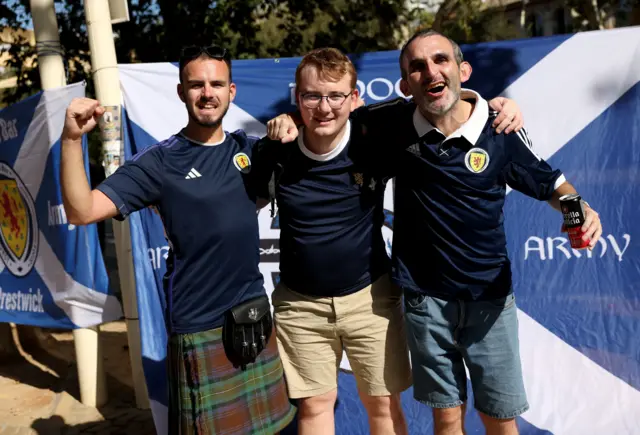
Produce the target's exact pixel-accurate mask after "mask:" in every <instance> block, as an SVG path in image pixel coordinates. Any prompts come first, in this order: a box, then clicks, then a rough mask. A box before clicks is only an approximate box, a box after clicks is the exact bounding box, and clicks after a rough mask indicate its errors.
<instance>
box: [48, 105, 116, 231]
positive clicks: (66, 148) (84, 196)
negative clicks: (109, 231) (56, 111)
mask: <svg viewBox="0 0 640 435" xmlns="http://www.w3.org/2000/svg"><path fill="white" fill-rule="evenodd" d="M103 114H104V108H103V107H101V106H100V103H98V101H96V100H92V99H89V98H75V99H73V101H71V104H70V105H69V107H68V108H67V113H66V117H65V121H64V129H63V130H62V137H61V143H62V144H61V145H62V146H61V150H62V151H61V158H60V184H61V187H62V201H63V203H64V209H65V213H66V214H67V219H68V220H69V223H72V224H74V225H86V224H90V223H93V222H98V221H101V220H104V219H107V218H110V217H114V216H116V215H117V214H118V209H117V208H116V206H115V205H114V203H113V202H112V201H111V200H110V199H109V198H108V197H107V196H106V195H105V194H104V193H102V192H100V191H99V190H91V187H90V186H89V182H88V180H87V174H86V172H85V169H84V161H83V157H82V135H83V134H85V133H88V132H90V131H91V130H93V128H95V126H96V125H97V121H98V119H99V118H100V117H101V116H102V115H103Z"/></svg>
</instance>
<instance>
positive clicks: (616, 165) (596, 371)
mask: <svg viewBox="0 0 640 435" xmlns="http://www.w3.org/2000/svg"><path fill="white" fill-rule="evenodd" d="M612 47H615V51H614V50H612ZM462 48H463V53H464V56H465V59H466V60H468V61H469V62H470V63H471V66H472V67H473V73H472V76H471V80H470V81H469V82H467V83H465V84H464V86H465V87H467V88H471V89H474V90H476V91H478V92H480V94H481V95H483V96H484V97H485V98H486V99H490V98H493V97H495V96H498V95H503V96H507V97H509V98H512V99H514V100H515V101H516V102H517V103H518V105H519V107H520V108H521V110H522V112H523V114H524V119H525V125H526V128H527V132H528V134H529V137H530V138H531V140H532V142H533V147H534V151H535V152H536V154H538V155H539V156H540V157H541V158H543V159H545V160H547V161H548V162H549V163H550V164H551V165H552V166H554V167H557V168H559V169H561V170H562V171H563V173H564V175H565V176H566V178H567V180H568V181H570V182H571V183H572V184H573V185H574V186H576V188H577V190H578V191H579V192H580V193H581V194H582V196H583V198H584V199H585V200H587V201H588V202H589V203H590V204H591V206H592V207H593V208H594V209H595V210H597V211H598V212H599V213H600V217H601V219H602V222H603V226H604V233H603V235H602V238H601V240H600V241H599V243H598V244H597V246H596V247H595V249H593V250H592V251H588V250H586V251H575V250H573V249H571V247H570V245H569V243H568V240H567V236H566V234H565V233H562V232H561V231H560V227H561V223H562V222H561V216H560V214H559V213H558V212H557V211H555V210H553V209H552V208H551V207H549V205H547V204H545V203H542V202H537V201H535V200H533V199H531V198H528V197H525V196H524V195H522V194H520V193H518V192H514V191H512V192H509V193H508V195H507V196H508V197H507V200H506V203H505V207H504V216H505V228H506V231H507V237H508V251H509V256H510V258H511V260H512V269H513V285H514V291H515V295H516V299H517V302H518V307H519V312H518V319H519V335H520V352H521V358H522V367H523V373H524V377H525V386H526V390H527V395H528V399H529V404H530V407H531V409H530V410H529V411H527V412H526V413H525V414H524V415H522V416H521V417H519V418H518V424H519V426H520V431H521V433H523V434H532V435H534V434H535V435H540V434H555V435H568V434H594V435H596V434H605V433H607V434H609V433H611V434H633V433H638V431H640V341H639V340H638V339H637V337H638V336H639V335H640V296H639V294H638V288H640V245H639V243H638V242H639V240H640V231H639V230H638V228H639V227H636V226H634V224H633V220H634V219H635V218H636V216H637V214H638V212H639V211H640V207H639V206H638V204H640V188H639V186H640V129H639V128H638V127H637V125H638V119H640V83H639V82H640V64H639V63H638V61H637V59H638V52H640V28H626V29H617V30H608V31H599V32H586V33H579V34H576V35H563V36H556V37H548V38H535V39H524V40H514V41H503V42H495V43H484V44H477V45H471V46H463V47H462ZM398 55H399V53H398V52H397V51H390V52H380V53H367V54H362V55H357V56H352V60H353V61H354V64H355V65H356V68H357V71H358V82H357V86H358V90H359V92H360V94H361V95H362V97H363V98H364V100H365V102H366V103H367V104H369V103H375V102H378V101H385V100H388V99H392V98H396V97H397V96H402V94H401V91H400V86H399V83H400V72H399V69H398ZM299 61H300V58H287V59H261V60H239V61H234V62H233V77H234V82H235V83H236V85H237V96H236V99H235V101H234V102H233V104H232V105H231V107H230V109H229V112H228V114H227V116H226V117H225V119H224V122H223V126H224V128H225V130H227V131H234V130H236V129H239V128H241V129H244V130H245V131H247V133H248V134H253V135H258V136H262V135H264V134H265V133H266V127H265V124H266V122H267V121H268V120H269V119H270V118H272V117H274V116H276V115H278V114H280V113H283V112H289V111H291V110H294V109H295V99H294V95H295V94H294V92H295V89H294V73H295V68H296V66H297V65H298V62H299ZM119 70H120V77H121V84H122V90H123V94H124V99H125V108H126V120H125V121H126V145H127V147H128V152H129V153H135V152H137V151H140V150H142V149H144V148H146V147H148V146H150V145H152V144H153V143H155V142H157V141H160V140H163V139H165V138H167V137H169V136H170V135H172V134H174V133H176V132H178V131H179V130H180V129H181V128H182V127H183V126H184V125H186V123H187V113H186V110H185V108H184V105H183V103H182V102H181V101H180V99H179V98H178V96H177V95H176V91H175V89H176V83H177V82H178V71H177V64H175V63H154V64H131V65H120V67H119ZM389 128H393V126H389ZM385 208H386V214H387V222H386V224H385V226H384V227H383V228H382V231H383V234H384V237H385V239H386V240H387V242H388V245H389V246H391V243H392V238H393V231H392V222H393V200H392V194H391V187H388V189H387V195H386V197H385ZM131 219H132V225H131V232H132V242H133V254H134V260H135V264H136V271H135V272H136V282H137V285H138V307H139V315H140V322H141V329H142V347H143V355H144V362H145V366H144V367H145V376H146V377H147V385H148V388H149V393H150V395H151V399H152V403H153V410H154V418H155V421H156V426H157V428H158V431H159V433H163V434H164V433H166V405H167V399H166V377H165V372H164V363H165V347H164V346H165V341H166V334H165V332H164V321H163V320H162V315H163V304H164V294H163V291H162V275H163V274H164V272H165V260H166V257H167V252H168V249H169V248H168V246H167V243H166V241H165V239H164V235H163V231H162V226H161V223H160V220H159V218H158V217H157V216H156V215H154V214H153V213H152V212H150V211H147V210H146V211H143V212H140V213H136V214H134V215H133V216H132V218H131ZM258 220H259V223H260V233H261V252H260V255H261V265H260V267H261V271H262V273H263V274H264V276H265V282H266V287H267V292H268V293H270V292H271V291H272V290H273V288H274V286H275V284H276V283H277V281H278V261H279V243H278V238H279V227H278V219H277V217H276V218H275V219H272V218H271V217H270V215H269V210H268V208H267V209H264V210H262V211H260V213H259V215H258ZM425 267H428V265H426V266H425ZM342 367H343V368H344V371H343V372H341V374H340V382H339V404H338V407H337V409H336V433H338V434H367V433H369V430H368V425H367V418H366V414H365V412H364V408H363V407H362V405H361V404H360V402H359V399H358V395H357V391H356V387H355V382H354V379H353V376H352V375H351V374H350V373H349V370H350V366H349V363H348V360H347V359H346V357H345V358H343V362H342ZM469 390H470V391H471V388H469ZM402 399H403V407H404V410H405V415H406V417H407V420H408V423H409V432H410V433H411V434H423V433H429V432H431V430H432V429H431V428H432V426H433V423H432V418H431V411H430V409H429V408H428V407H426V406H425V405H423V404H420V403H418V402H416V401H415V400H414V399H413V397H412V392H411V390H409V391H407V392H405V393H403V395H402ZM469 400H470V406H469V407H468V416H467V421H466V425H467V430H468V433H484V430H483V429H482V424H481V421H480V418H479V416H478V413H477V412H476V411H475V410H474V409H473V406H472V403H473V397H472V396H471V397H470V399H469ZM288 431H289V432H286V433H290V434H293V433H296V431H295V425H293V426H292V427H291V428H289V429H288Z"/></svg>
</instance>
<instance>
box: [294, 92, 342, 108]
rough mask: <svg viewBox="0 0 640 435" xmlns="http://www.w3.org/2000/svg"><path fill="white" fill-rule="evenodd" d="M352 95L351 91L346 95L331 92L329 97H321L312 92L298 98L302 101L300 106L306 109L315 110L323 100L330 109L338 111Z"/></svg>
mask: <svg viewBox="0 0 640 435" xmlns="http://www.w3.org/2000/svg"><path fill="white" fill-rule="evenodd" d="M352 93H353V91H351V92H349V93H348V94H343V93H340V92H333V93H331V94H329V95H321V94H316V93H314V92H305V93H304V94H300V97H301V99H302V105H303V106H304V107H306V108H308V109H315V108H317V107H318V106H320V104H321V103H322V100H323V99H325V98H326V99H327V103H329V107H331V108H332V109H339V108H341V107H342V105H343V104H344V102H345V101H346V100H347V97H348V96H349V95H351V94H352Z"/></svg>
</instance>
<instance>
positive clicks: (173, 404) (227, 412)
mask: <svg viewBox="0 0 640 435" xmlns="http://www.w3.org/2000/svg"><path fill="white" fill-rule="evenodd" d="M168 355H169V370H170V373H169V385H170V392H169V433H170V434H171V435H175V434H185V435H187V434H188V435H191V434H197V435H253V434H255V435H273V434H275V433H278V432H280V431H281V430H282V429H284V428H285V427H287V425H288V424H289V423H290V422H291V421H292V420H293V418H294V416H295V412H296V408H295V407H294V406H292V405H291V403H290V402H289V398H288V396H287V390H286V385H285V381H284V373H283V369H282V363H281V361H280V356H279V355H278V347H277V344H276V337H275V334H272V335H271V338H270V340H269V343H268V344H267V347H266V348H265V349H264V350H263V351H262V352H261V353H260V355H259V356H258V358H257V359H256V361H255V362H254V363H252V364H249V365H247V367H246V370H245V371H243V370H242V369H240V368H239V367H238V368H234V367H233V365H232V364H231V363H230V362H229V360H228V359H227V356H226V354H225V351H224V345H223V343H222V328H217V329H211V330H208V331H203V332H197V333H192V334H177V335H173V336H171V337H170V338H169V352H168Z"/></svg>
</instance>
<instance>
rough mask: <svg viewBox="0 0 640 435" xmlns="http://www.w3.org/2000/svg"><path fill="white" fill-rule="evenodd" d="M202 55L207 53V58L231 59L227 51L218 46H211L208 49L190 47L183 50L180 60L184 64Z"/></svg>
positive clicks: (195, 46)
mask: <svg viewBox="0 0 640 435" xmlns="http://www.w3.org/2000/svg"><path fill="white" fill-rule="evenodd" d="M202 53H205V54H206V55H207V56H209V57H211V58H213V59H218V60H223V59H227V58H228V57H229V52H228V51H227V49H226V48H222V47H219V46H217V45H209V46H207V47H199V46H197V45H190V46H188V47H184V48H183V49H182V51H181V52H180V60H181V61H182V62H184V61H186V60H191V59H195V58H196V57H198V56H200V55H201V54H202Z"/></svg>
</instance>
